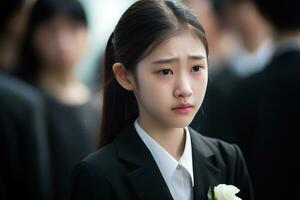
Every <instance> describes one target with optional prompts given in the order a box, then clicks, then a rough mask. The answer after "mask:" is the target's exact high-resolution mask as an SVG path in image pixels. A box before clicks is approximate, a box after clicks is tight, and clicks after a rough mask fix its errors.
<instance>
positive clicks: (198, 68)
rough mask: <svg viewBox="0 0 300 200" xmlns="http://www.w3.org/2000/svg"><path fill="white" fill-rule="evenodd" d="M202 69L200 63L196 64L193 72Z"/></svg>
mask: <svg viewBox="0 0 300 200" xmlns="http://www.w3.org/2000/svg"><path fill="white" fill-rule="evenodd" d="M200 69H201V66H200V65H195V66H194V67H193V68H192V72H198V71H200Z"/></svg>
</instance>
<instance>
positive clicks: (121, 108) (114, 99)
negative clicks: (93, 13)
mask: <svg viewBox="0 0 300 200" xmlns="http://www.w3.org/2000/svg"><path fill="white" fill-rule="evenodd" d="M113 38H114V33H112V34H111V36H110V37H109V40H108V42H107V46H106V49H105V61H104V66H105V67H104V71H103V74H104V79H103V80H104V88H103V116H102V123H101V133H100V140H99V145H98V146H99V148H100V147H102V146H104V145H105V144H108V143H110V142H111V141H112V140H113V139H114V138H115V137H116V135H117V134H118V132H120V130H121V129H122V127H123V126H126V124H128V123H132V122H133V121H134V120H135V119H136V118H137V116H138V106H137V103H136V100H135V97H134V95H133V93H132V92H131V91H127V90H125V89H124V88H122V87H121V86H120V84H119V83H118V82H117V80H116V79H115V78H114V73H113V70H112V66H113V64H114V63H115V62H116V61H115V52H114V46H113Z"/></svg>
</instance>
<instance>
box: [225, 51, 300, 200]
mask: <svg viewBox="0 0 300 200" xmlns="http://www.w3.org/2000/svg"><path fill="white" fill-rule="evenodd" d="M299 75H300V45H299V46H298V47H297V48H282V47H281V48H279V49H277V51H276V52H275V54H274V56H273V58H272V60H271V62H270V63H269V64H268V65H267V67H266V68H265V70H263V71H262V72H260V73H258V74H256V75H253V76H251V77H249V78H247V79H245V80H241V81H240V82H239V83H238V84H237V87H236V91H235V94H236V95H235V97H234V99H233V105H232V121H231V125H232V129H231V131H233V132H234V134H235V135H237V136H239V142H238V144H239V145H240V147H241V149H242V151H243V153H244V156H245V160H246V161H247V163H248V166H249V172H250V175H251V178H252V182H253V188H254V189H253V191H254V195H255V199H256V200H265V199H295V191H297V189H298V188H299V186H300V184H299V181H298V180H296V179H297V178H298V177H300V173H299V169H300V156H299V154H298V152H299V148H298V145H299V144H300V140H299V134H300V126H299V125H300V123H299V122H300V78H299ZM295 183H296V184H295Z"/></svg>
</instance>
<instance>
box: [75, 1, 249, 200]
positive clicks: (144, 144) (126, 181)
mask: <svg viewBox="0 0 300 200" xmlns="http://www.w3.org/2000/svg"><path fill="white" fill-rule="evenodd" d="M207 56H208V46H207V41H206V37H205V33H204V30H203V28H202V26H201V25H200V23H199V22H198V21H197V19H196V17H195V16H194V15H193V14H192V13H191V11H190V10H188V9H187V8H185V7H183V6H182V5H180V4H178V3H176V2H175V1H171V0H140V1H137V2H136V3H134V4H133V5H132V6H131V7H130V8H129V9H128V10H127V11H126V12H125V13H124V14H123V16H122V17H121V19H120V21H119V23H118V24H117V26H116V28H115V30H114V32H113V33H112V35H111V36H110V39H109V41H108V44H107V47H106V56H105V59H106V63H105V69H104V81H105V88H104V105H103V120H102V130H101V135H100V145H99V146H100V149H99V150H98V151H97V152H95V153H93V154H91V155H90V156H88V157H87V158H86V159H84V160H83V161H82V162H81V163H79V164H78V165H77V166H76V167H75V169H74V172H73V182H72V183H73V186H72V195H71V199H72V200H83V199H89V200H99V199H106V200H107V199H123V200H125V199H128V200H129V199H130V200H132V199H149V200H150V199H151V200H153V199H164V200H165V199H178V200H185V199H187V200H191V199H201V200H202V199H207V194H208V190H209V188H210V186H216V185H219V184H231V185H235V186H236V187H238V188H239V189H240V193H239V197H241V198H243V199H247V200H249V199H250V200H251V199H253V198H252V189H251V185H250V180H249V176H248V172H247V169H246V165H245V162H244V159H243V156H242V154H241V152H240V150H239V148H238V147H237V146H236V145H230V144H227V143H225V142H222V141H220V140H216V139H211V138H207V137H204V136H202V135H200V134H199V133H197V132H195V131H194V130H192V129H191V128H189V127H188V125H189V123H190V122H191V121H192V119H193V117H194V116H195V114H196V112H197V110H198V109H199V107H200V105H201V103H202V100H203V98H204V94H205V90H206V85H207V71H208V65H207Z"/></svg>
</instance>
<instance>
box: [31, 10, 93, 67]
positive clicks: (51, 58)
mask: <svg viewBox="0 0 300 200" xmlns="http://www.w3.org/2000/svg"><path fill="white" fill-rule="evenodd" d="M33 43H34V48H35V52H36V53H37V56H38V59H39V63H40V64H41V65H43V67H44V66H46V67H52V68H53V67H54V68H57V69H63V68H67V69H68V68H70V67H72V66H74V64H75V63H76V62H77V61H78V59H79V58H80V56H81V55H82V54H83V52H84V50H85V48H86V45H87V27H86V26H85V25H83V24H82V23H79V22H77V21H75V20H73V19H71V18H69V17H67V16H64V15H57V16H54V17H53V18H51V19H50V20H48V21H46V22H45V23H43V24H41V25H40V26H39V27H38V28H37V30H36V31H35V33H34V36H33Z"/></svg>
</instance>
